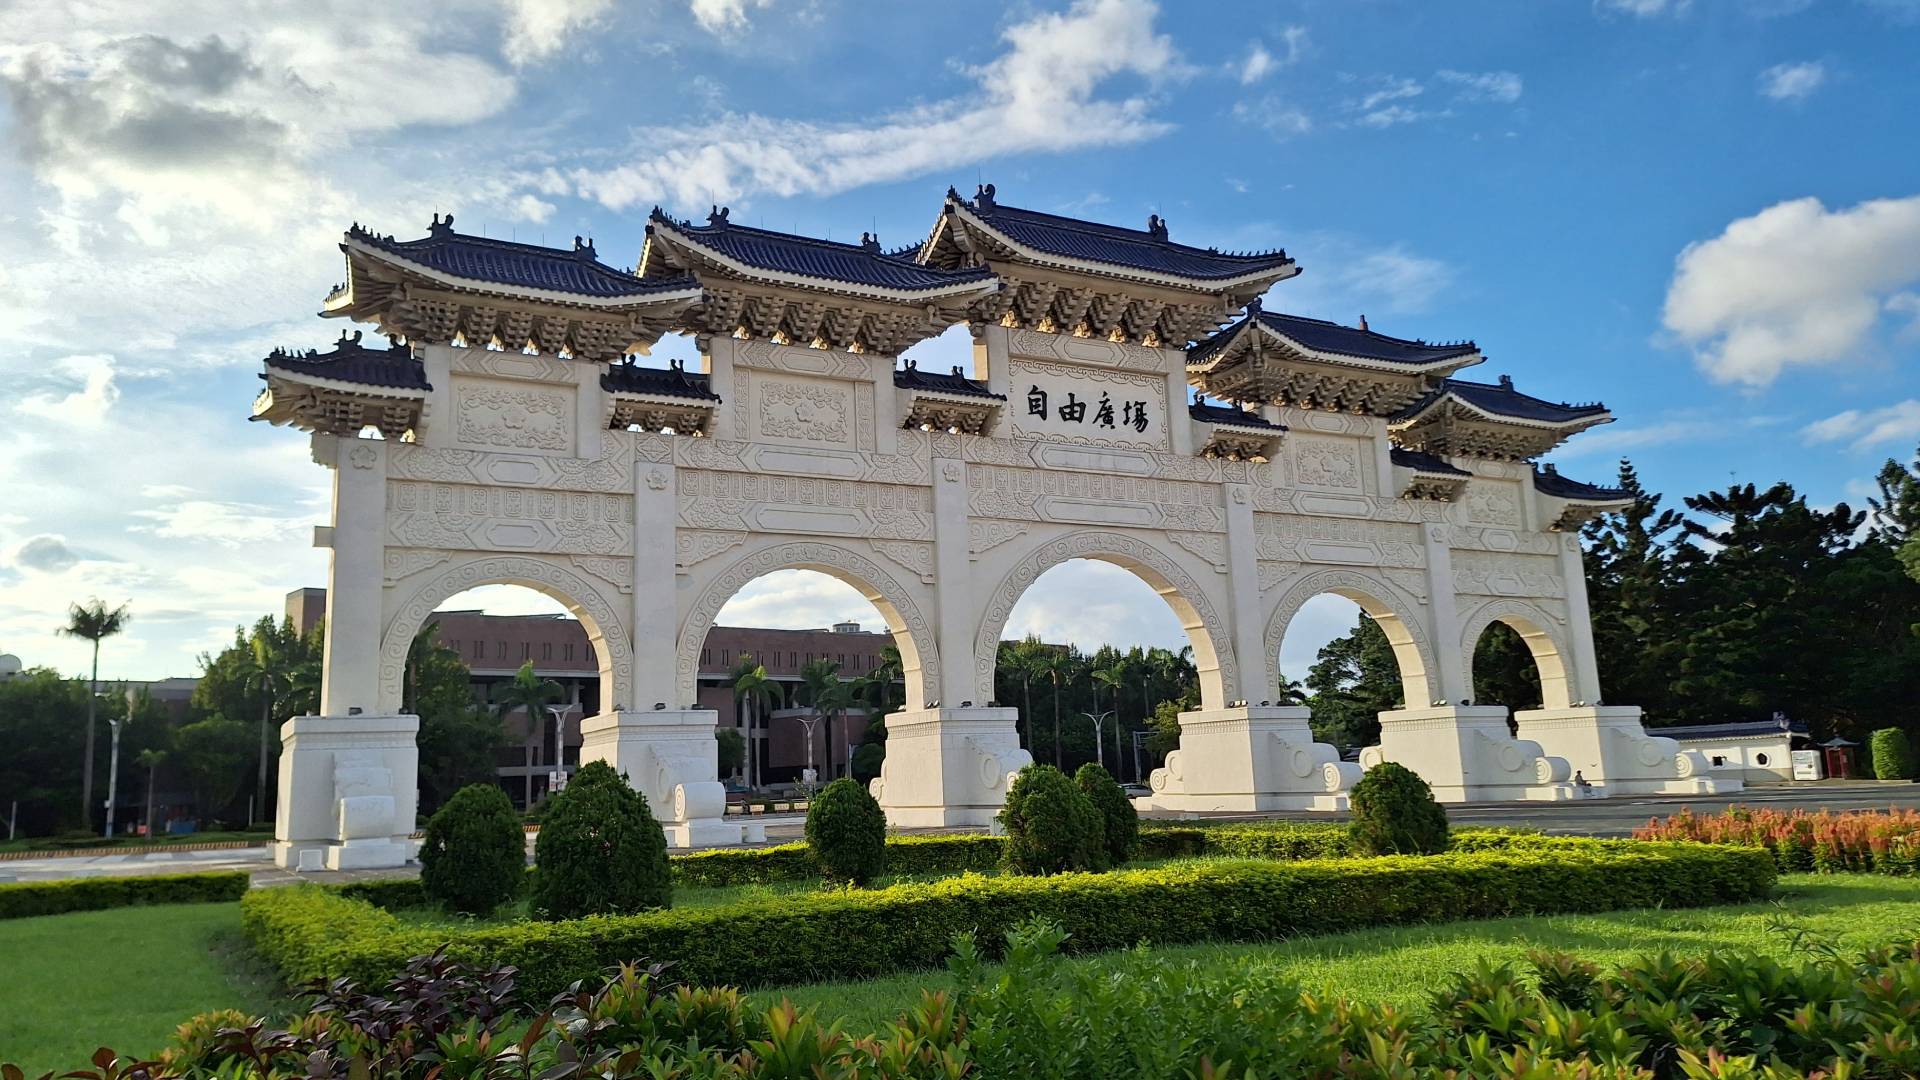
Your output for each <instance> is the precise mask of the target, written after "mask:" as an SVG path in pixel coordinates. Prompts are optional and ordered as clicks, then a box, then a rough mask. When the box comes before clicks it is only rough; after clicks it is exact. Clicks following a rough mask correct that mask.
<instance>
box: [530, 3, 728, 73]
mask: <svg viewBox="0 0 1920 1080" xmlns="http://www.w3.org/2000/svg"><path fill="white" fill-rule="evenodd" d="M506 5H507V27H506V33H505V35H504V42H505V44H504V51H505V53H506V56H507V59H508V60H511V61H513V62H514V63H515V64H527V63H531V62H533V61H536V60H544V59H546V58H547V57H549V56H552V55H554V54H555V53H557V52H559V51H560V49H561V47H562V46H564V45H565V44H566V43H567V41H568V39H569V38H571V37H572V36H573V35H574V34H575V33H576V32H577V31H579V30H581V29H584V28H585V27H587V26H590V25H592V24H593V23H594V22H596V21H598V20H599V19H600V18H601V17H602V16H604V15H605V14H606V13H607V11H608V9H610V8H611V7H613V0H506ZM699 6H700V0H695V2H694V7H695V8H696V9H698V7H699Z"/></svg>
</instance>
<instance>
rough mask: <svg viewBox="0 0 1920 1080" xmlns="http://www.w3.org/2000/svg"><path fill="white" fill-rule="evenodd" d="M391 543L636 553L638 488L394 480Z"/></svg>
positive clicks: (389, 488)
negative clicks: (631, 491)
mask: <svg viewBox="0 0 1920 1080" xmlns="http://www.w3.org/2000/svg"><path fill="white" fill-rule="evenodd" d="M387 543H388V544H390V545H393V546H396V547H409V548H442V549H451V550H455V551H516V552H518V551H528V552H561V553H568V554H580V555H618V556H630V555H631V554H632V553H633V496H631V495H614V494H606V493H589V492H573V491H538V490H522V489H518V488H487V487H469V486H465V485H455V484H434V483H419V482H413V481H392V482H390V483H388V485H387Z"/></svg>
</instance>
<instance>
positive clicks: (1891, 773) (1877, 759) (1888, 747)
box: [1867, 727, 1914, 780]
mask: <svg viewBox="0 0 1920 1080" xmlns="http://www.w3.org/2000/svg"><path fill="white" fill-rule="evenodd" d="M1867 749H1868V752H1869V753H1871V754H1872V756H1873V778H1874V779H1876V780H1911V779H1913V775H1914V767H1913V743H1912V742H1911V741H1909V740H1908V739H1907V733H1906V732H1905V731H1902V730H1901V729H1899V728H1897V727H1886V728H1881V729H1880V730H1878V731H1876V732H1874V733H1873V735H1872V736H1871V737H1870V738H1869V740H1868V743H1867Z"/></svg>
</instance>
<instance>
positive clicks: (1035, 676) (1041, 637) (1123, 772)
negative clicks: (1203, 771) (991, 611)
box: [990, 558, 1204, 783]
mask: <svg viewBox="0 0 1920 1080" xmlns="http://www.w3.org/2000/svg"><path fill="white" fill-rule="evenodd" d="M1201 633H1202V636H1204V628H1202V631H1201ZM1196 640H1197V639H1196V638H1195V637H1194V636H1193V634H1192V633H1190V632H1189V630H1188V629H1187V627H1186V626H1185V625H1183V620H1182V618H1181V617H1180V612H1179V609H1178V608H1177V607H1175V606H1174V605H1173V604H1172V603H1171V602H1170V601H1168V600H1167V597H1166V595H1165V594H1163V593H1161V592H1160V590H1158V589H1156V588H1154V587H1153V586H1152V585H1151V584H1150V583H1149V582H1148V581H1147V580H1146V579H1145V578H1143V577H1142V576H1141V575H1140V574H1139V573H1138V572H1136V571H1134V570H1131V569H1129V568H1127V567H1125V566H1122V565H1120V564H1118V563H1115V562H1113V561H1110V560H1105V559H1099V558H1076V559H1068V560H1065V561H1062V562H1060V563H1058V564H1056V565H1054V566H1052V567H1050V568H1048V569H1047V570H1045V571H1043V572H1042V573H1041V574H1040V575H1039V577H1037V578H1035V579H1034V581H1033V583H1032V584H1031V585H1030V586H1028V587H1027V589H1026V590H1025V591H1023V592H1022V593H1021V594H1020V598H1019V600H1018V601H1017V602H1016V603H1015V604H1014V606H1013V608H1012V609H1011V611H1010V612H1009V613H1008V616H1007V621H1006V625H1005V628H1004V630H1003V631H1002V632H1001V640H1000V642H999V643H998V652H997V656H996V663H995V666H994V676H993V678H994V694H993V697H992V698H991V699H990V700H993V701H996V702H997V703H999V704H1001V705H1005V706H1011V707H1013V708H1015V709H1016V710H1017V711H1018V715H1019V721H1018V724H1017V729H1018V731H1019V735H1020V745H1021V747H1022V748H1024V749H1025V750H1027V752H1028V753H1030V754H1032V755H1033V757H1034V760H1036V761H1043V762H1049V763H1052V764H1055V765H1058V766H1060V767H1061V768H1063V769H1065V770H1067V771H1072V770H1073V769H1075V768H1078V767H1079V766H1080V765H1082V764H1084V763H1086V762H1090V761H1091V762H1095V763H1097V764H1100V765H1103V766H1105V767H1106V768H1107V770H1108V771H1109V772H1111V773H1113V774H1114V776H1115V777H1117V778H1119V779H1120V780H1121V781H1122V782H1136V783H1137V782H1144V779H1145V777H1146V776H1147V775H1148V774H1149V773H1151V772H1152V770H1153V768H1154V767H1155V766H1156V765H1157V764H1158V763H1159V760H1160V758H1161V757H1163V756H1164V754H1165V752H1166V750H1167V749H1171V746H1170V745H1169V746H1166V747H1162V746H1161V745H1160V744H1161V743H1162V742H1165V741H1167V740H1165V739H1162V738H1160V737H1159V734H1160V733H1159V732H1158V730H1157V728H1156V726H1155V723H1154V718H1155V715H1156V714H1157V713H1161V712H1164V711H1172V712H1175V713H1177V712H1178V711H1180V710H1183V709H1194V708H1198V707H1199V702H1200V684H1199V671H1198V669H1197V668H1196V666H1195V659H1194V657H1195V653H1196V651H1197V649H1196ZM1176 731H1177V729H1176ZM1176 741H1177V734H1176Z"/></svg>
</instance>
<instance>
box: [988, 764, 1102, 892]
mask: <svg viewBox="0 0 1920 1080" xmlns="http://www.w3.org/2000/svg"><path fill="white" fill-rule="evenodd" d="M1000 821H1001V823H1002V824H1004V825H1005V826H1006V829H1007V838H1006V844H1005V846H1004V847H1002V849H1001V856H1000V861H1001V866H1002V867H1003V868H1004V869H1006V870H1007V871H1008V872H1010V873H1015V874H1059V873H1064V872H1066V871H1069V870H1099V869H1102V868H1104V866H1105V865H1106V842H1105V841H1106V830H1105V826H1104V825H1103V824H1102V822H1101V820H1100V811H1099V810H1098V809H1096V808H1095V807H1094V805H1093V801H1092V800H1091V799H1088V798H1087V796H1086V795H1085V793H1083V792H1082V791H1081V790H1080V789H1079V788H1078V787H1076V786H1074V783H1073V781H1072V780H1069V779H1067V776H1066V774H1065V773H1063V772H1061V771H1060V770H1059V769H1056V768H1054V767H1053V766H1051V765H1029V766H1027V767H1026V768H1024V769H1021V770H1020V771H1019V772H1018V773H1015V774H1014V778H1013V783H1012V784H1011V785H1010V786H1009V787H1008V789H1007V803H1006V808H1005V809H1003V810H1002V811H1001V812H1000Z"/></svg>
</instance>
